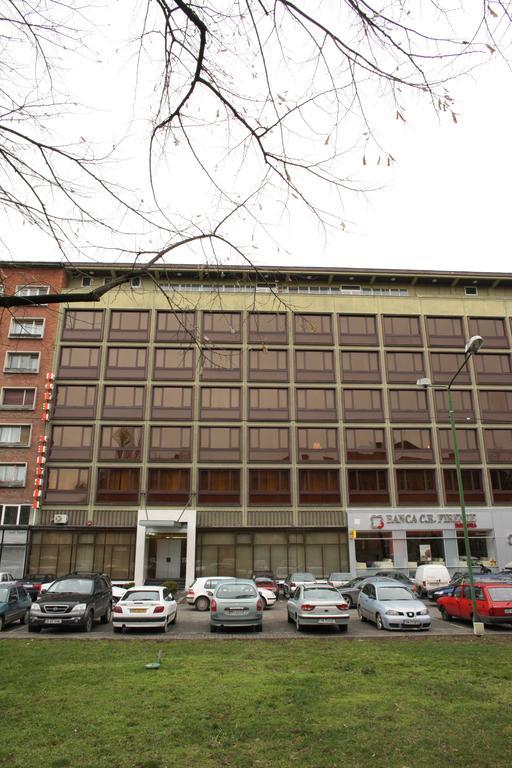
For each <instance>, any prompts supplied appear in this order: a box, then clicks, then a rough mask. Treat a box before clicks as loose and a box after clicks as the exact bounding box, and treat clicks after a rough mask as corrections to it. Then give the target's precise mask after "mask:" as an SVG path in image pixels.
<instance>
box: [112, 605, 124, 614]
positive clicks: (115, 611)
mask: <svg viewBox="0 0 512 768" xmlns="http://www.w3.org/2000/svg"><path fill="white" fill-rule="evenodd" d="M122 612H123V609H122V608H121V606H120V605H114V607H113V608H112V613H122Z"/></svg>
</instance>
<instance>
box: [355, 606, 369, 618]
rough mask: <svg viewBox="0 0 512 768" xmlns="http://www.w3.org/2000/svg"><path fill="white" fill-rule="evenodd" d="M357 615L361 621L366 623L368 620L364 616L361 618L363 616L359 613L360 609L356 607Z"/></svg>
mask: <svg viewBox="0 0 512 768" xmlns="http://www.w3.org/2000/svg"><path fill="white" fill-rule="evenodd" d="M357 615H358V616H359V618H360V619H361V621H368V619H367V618H366V616H363V614H362V613H361V609H360V608H359V606H358V607H357Z"/></svg>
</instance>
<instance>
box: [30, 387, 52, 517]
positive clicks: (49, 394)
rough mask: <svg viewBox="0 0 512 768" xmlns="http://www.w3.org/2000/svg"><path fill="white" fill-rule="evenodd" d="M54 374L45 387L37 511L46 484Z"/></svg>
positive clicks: (35, 485) (35, 494) (34, 507)
mask: <svg viewBox="0 0 512 768" xmlns="http://www.w3.org/2000/svg"><path fill="white" fill-rule="evenodd" d="M54 377H55V376H54V374H53V373H47V374H46V383H45V385H44V398H43V413H42V414H41V422H42V426H41V434H40V435H39V442H38V445H37V459H36V476H35V478H34V493H33V499H34V500H33V503H32V508H33V509H35V510H37V509H39V508H40V506H41V496H42V488H43V484H44V472H45V464H46V444H47V441H48V436H47V434H46V431H47V424H48V420H49V418H50V403H51V400H52V395H53V380H54Z"/></svg>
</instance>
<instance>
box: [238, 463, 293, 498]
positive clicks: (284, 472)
mask: <svg viewBox="0 0 512 768" xmlns="http://www.w3.org/2000/svg"><path fill="white" fill-rule="evenodd" d="M291 501H292V499H291V490H290V470H289V469H250V470H249V504H251V505H254V506H260V505H262V506H263V505H264V506H268V505H276V506H280V505H288V504H291Z"/></svg>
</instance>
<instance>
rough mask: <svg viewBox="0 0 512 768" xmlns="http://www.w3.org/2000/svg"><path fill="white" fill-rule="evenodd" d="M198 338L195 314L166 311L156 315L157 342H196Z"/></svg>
mask: <svg viewBox="0 0 512 768" xmlns="http://www.w3.org/2000/svg"><path fill="white" fill-rule="evenodd" d="M195 338H196V314H195V312H178V311H172V310H165V311H161V312H157V313H156V331H155V340H156V341H183V342H185V343H187V342H191V341H194V340H195Z"/></svg>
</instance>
